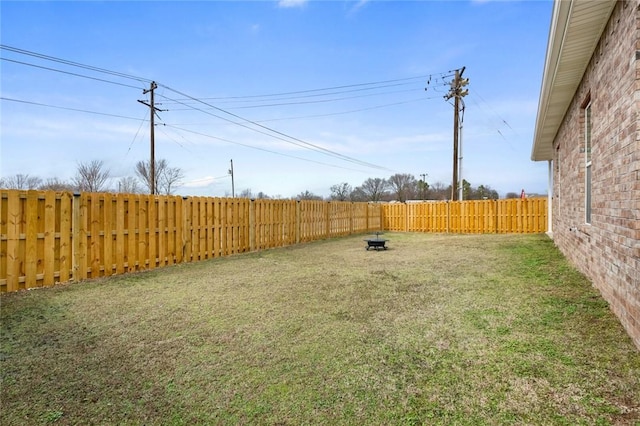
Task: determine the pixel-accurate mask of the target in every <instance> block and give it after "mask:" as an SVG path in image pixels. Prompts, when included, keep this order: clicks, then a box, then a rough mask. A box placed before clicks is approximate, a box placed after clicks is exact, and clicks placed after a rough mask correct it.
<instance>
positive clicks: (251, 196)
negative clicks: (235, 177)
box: [238, 188, 253, 198]
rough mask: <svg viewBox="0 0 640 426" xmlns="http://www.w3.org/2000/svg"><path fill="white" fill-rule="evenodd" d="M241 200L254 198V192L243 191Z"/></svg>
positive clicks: (240, 196) (249, 190)
mask: <svg viewBox="0 0 640 426" xmlns="http://www.w3.org/2000/svg"><path fill="white" fill-rule="evenodd" d="M238 197H239V198H253V192H251V188H247V189H243V190H242V191H240V194H238Z"/></svg>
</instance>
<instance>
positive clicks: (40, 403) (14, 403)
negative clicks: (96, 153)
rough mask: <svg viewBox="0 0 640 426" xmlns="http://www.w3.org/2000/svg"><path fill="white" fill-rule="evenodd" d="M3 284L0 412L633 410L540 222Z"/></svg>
mask: <svg viewBox="0 0 640 426" xmlns="http://www.w3.org/2000/svg"><path fill="white" fill-rule="evenodd" d="M386 237H387V238H389V239H390V240H391V241H390V243H389V245H390V249H389V250H387V251H379V252H375V251H366V250H364V244H365V243H364V242H363V241H362V237H350V238H345V239H337V240H331V241H321V242H317V243H312V244H305V245H300V246H296V247H289V248H285V249H277V250H270V251H265V252H260V253H252V254H247V255H240V256H234V257H230V258H226V259H215V260H212V261H205V262H201V263H196V264H189V265H179V266H175V267H171V268H165V269H163V270H156V271H151V272H146V273H139V274H135V275H125V276H120V277H115V278H111V279H108V280H100V281H94V282H89V283H82V284H78V285H69V286H60V287H56V288H53V289H46V290H37V291H31V292H23V293H19V294H9V295H3V296H2V299H1V302H2V310H1V319H2V340H1V344H2V346H1V349H0V360H1V364H0V365H1V366H2V376H1V377H2V382H1V384H2V387H1V391H0V392H1V394H0V396H1V400H2V414H0V423H2V424H16V425H17V424H44V423H54V422H56V423H58V424H147V425H149V424H474V425H475V424H636V423H637V422H638V421H640V403H639V402H638V401H640V354H639V353H638V351H637V350H636V348H635V347H634V346H633V345H632V343H631V341H630V339H629V338H628V336H627V335H626V334H625V333H624V331H623V330H622V328H621V326H620V325H619V323H618V322H617V320H616V319H615V318H614V317H613V315H612V314H611V313H610V311H609V310H608V307H607V305H606V303H604V302H603V301H602V299H601V298H600V297H599V296H598V295H597V293H596V292H595V291H594V290H593V289H592V288H591V286H590V285H589V283H588V282H587V281H586V280H585V279H584V277H582V276H581V275H580V274H578V273H577V272H576V271H575V270H573V269H572V268H571V267H569V265H567V263H566V262H565V260H564V259H563V258H562V256H561V255H560V254H559V253H558V252H557V250H556V249H555V248H554V247H553V244H552V243H551V242H550V241H549V240H548V239H547V238H546V237H544V236H518V235H497V236H496V235H494V236H487V235H484V236H473V235H458V236H452V235H424V234H387V235H386Z"/></svg>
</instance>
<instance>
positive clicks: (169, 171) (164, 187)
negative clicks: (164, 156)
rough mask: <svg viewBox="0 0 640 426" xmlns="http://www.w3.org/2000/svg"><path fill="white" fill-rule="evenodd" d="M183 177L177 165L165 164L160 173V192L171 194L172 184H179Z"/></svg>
mask: <svg viewBox="0 0 640 426" xmlns="http://www.w3.org/2000/svg"><path fill="white" fill-rule="evenodd" d="M183 179H184V173H183V172H182V169H181V168H179V167H169V166H167V167H166V168H165V169H164V170H163V171H162V173H161V175H160V181H159V184H160V187H159V189H160V192H161V193H162V194H166V195H171V194H173V190H174V186H178V185H180V182H182V180H183Z"/></svg>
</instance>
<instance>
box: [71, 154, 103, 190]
mask: <svg viewBox="0 0 640 426" xmlns="http://www.w3.org/2000/svg"><path fill="white" fill-rule="evenodd" d="M110 175H111V172H110V171H109V170H108V169H106V168H105V165H104V162H103V161H102V160H93V161H91V162H89V163H78V169H77V171H76V176H75V177H74V178H73V183H74V184H75V186H76V188H77V189H78V191H85V192H100V191H102V190H103V189H104V186H105V184H106V183H107V180H108V179H109V176H110Z"/></svg>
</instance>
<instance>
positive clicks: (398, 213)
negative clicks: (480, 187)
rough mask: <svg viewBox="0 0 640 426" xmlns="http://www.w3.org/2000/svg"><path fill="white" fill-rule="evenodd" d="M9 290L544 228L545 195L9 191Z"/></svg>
mask: <svg viewBox="0 0 640 426" xmlns="http://www.w3.org/2000/svg"><path fill="white" fill-rule="evenodd" d="M0 195H1V197H0V292H11V291H17V290H22V289H30V288H35V287H46V286H51V285H54V284H55V283H64V282H69V281H75V282H78V281H82V280H86V279H91V278H98V277H106V276H111V275H114V274H123V273H126V272H134V271H139V270H148V269H154V268H160V267H164V266H169V265H173V264H177V263H183V262H194V261H199V260H205V259H210V258H215V257H222V256H228V255H232V254H237V253H245V252H250V251H256V250H264V249H269V248H274V247H283V246H288V245H293V244H298V243H303V242H309V241H314V240H319V239H325V238H332V237H339V236H346V235H352V234H361V233H366V232H374V231H380V230H390V231H404V232H452V233H478V232H487V233H489V232H491V233H496V232H501V233H511V232H544V231H545V227H546V199H543V198H540V199H526V200H496V201H464V202H435V203H431V202H426V203H416V204H376V203H351V202H326V201H312V200H303V201H295V200H249V199H245V198H212V197H180V196H158V195H139V194H111V193H81V194H71V193H69V192H54V191H15V190H0Z"/></svg>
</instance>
